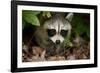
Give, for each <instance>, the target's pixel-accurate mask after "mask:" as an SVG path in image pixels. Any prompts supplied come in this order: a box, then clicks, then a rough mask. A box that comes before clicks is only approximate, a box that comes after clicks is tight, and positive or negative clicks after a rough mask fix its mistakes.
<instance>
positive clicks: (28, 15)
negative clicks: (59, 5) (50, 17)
mask: <svg viewBox="0 0 100 73" xmlns="http://www.w3.org/2000/svg"><path fill="white" fill-rule="evenodd" d="M39 13H40V12H35V11H23V13H22V18H23V20H25V21H26V22H28V23H31V24H32V25H35V26H40V22H39V19H38V17H37V16H36V15H37V14H39Z"/></svg>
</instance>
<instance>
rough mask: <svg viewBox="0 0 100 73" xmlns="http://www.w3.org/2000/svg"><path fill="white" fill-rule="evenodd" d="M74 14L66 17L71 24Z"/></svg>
mask: <svg viewBox="0 0 100 73" xmlns="http://www.w3.org/2000/svg"><path fill="white" fill-rule="evenodd" d="M73 15H74V14H73V13H69V14H68V15H67V16H66V19H68V20H69V21H70V22H71V20H72V18H73Z"/></svg>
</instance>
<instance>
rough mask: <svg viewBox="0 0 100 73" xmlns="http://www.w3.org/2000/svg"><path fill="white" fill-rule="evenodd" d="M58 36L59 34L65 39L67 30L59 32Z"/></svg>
mask: <svg viewBox="0 0 100 73" xmlns="http://www.w3.org/2000/svg"><path fill="white" fill-rule="evenodd" d="M60 34H61V35H62V36H63V37H66V36H67V34H68V30H61V31H60Z"/></svg>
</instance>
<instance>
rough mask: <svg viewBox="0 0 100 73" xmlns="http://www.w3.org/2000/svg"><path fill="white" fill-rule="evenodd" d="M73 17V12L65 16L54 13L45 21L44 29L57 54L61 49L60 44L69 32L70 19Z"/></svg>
mask: <svg viewBox="0 0 100 73" xmlns="http://www.w3.org/2000/svg"><path fill="white" fill-rule="evenodd" d="M72 18H73V13H69V14H68V15H67V16H66V17H64V15H63V14H62V13H55V14H54V16H53V17H52V18H51V19H49V20H47V21H45V23H44V26H43V27H44V29H46V30H47V33H48V38H49V40H51V41H52V43H53V44H54V45H55V47H54V48H55V49H56V50H55V49H54V50H55V52H56V53H57V54H59V53H60V52H61V50H63V49H64V48H61V47H62V46H61V44H62V43H63V41H64V40H65V37H67V36H70V34H71V28H72V27H71V23H70V22H71V20H72Z"/></svg>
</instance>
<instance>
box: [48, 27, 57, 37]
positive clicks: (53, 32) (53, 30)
mask: <svg viewBox="0 0 100 73" xmlns="http://www.w3.org/2000/svg"><path fill="white" fill-rule="evenodd" d="M47 32H48V36H50V37H52V36H54V35H55V34H56V30H55V29H47Z"/></svg>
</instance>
